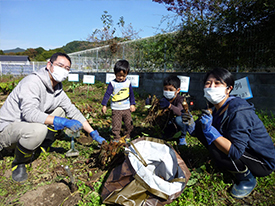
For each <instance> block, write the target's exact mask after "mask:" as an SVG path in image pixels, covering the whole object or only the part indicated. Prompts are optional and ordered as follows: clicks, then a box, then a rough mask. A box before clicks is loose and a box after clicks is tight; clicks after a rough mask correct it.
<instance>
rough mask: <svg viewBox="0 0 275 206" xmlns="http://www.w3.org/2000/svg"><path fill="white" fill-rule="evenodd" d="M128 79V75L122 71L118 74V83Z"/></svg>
mask: <svg viewBox="0 0 275 206" xmlns="http://www.w3.org/2000/svg"><path fill="white" fill-rule="evenodd" d="M126 77H127V74H126V73H124V72H123V71H122V70H121V71H120V72H118V73H116V80H117V81H118V82H124V81H125V79H126Z"/></svg>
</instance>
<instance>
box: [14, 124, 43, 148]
mask: <svg viewBox="0 0 275 206" xmlns="http://www.w3.org/2000/svg"><path fill="white" fill-rule="evenodd" d="M47 133H48V128H47V126H46V125H44V124H36V125H33V128H32V129H31V130H29V132H28V134H25V135H23V136H22V137H21V138H20V140H19V142H20V144H21V145H22V146H24V147H25V148H26V149H29V150H34V149H36V148H37V147H39V145H41V144H42V142H43V141H44V139H45V138H46V135H47Z"/></svg>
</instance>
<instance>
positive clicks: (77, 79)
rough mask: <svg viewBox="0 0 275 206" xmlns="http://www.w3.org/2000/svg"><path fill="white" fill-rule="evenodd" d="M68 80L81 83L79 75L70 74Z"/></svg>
mask: <svg viewBox="0 0 275 206" xmlns="http://www.w3.org/2000/svg"><path fill="white" fill-rule="evenodd" d="M68 80H69V82H78V81H79V77H78V74H69V77H68Z"/></svg>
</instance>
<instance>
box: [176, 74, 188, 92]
mask: <svg viewBox="0 0 275 206" xmlns="http://www.w3.org/2000/svg"><path fill="white" fill-rule="evenodd" d="M178 78H179V79H180V91H181V92H188V90H189V83H190V77H187V76H178Z"/></svg>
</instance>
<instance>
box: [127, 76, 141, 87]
mask: <svg viewBox="0 0 275 206" xmlns="http://www.w3.org/2000/svg"><path fill="white" fill-rule="evenodd" d="M127 79H129V80H130V82H131V85H132V87H138V86H139V75H128V76H127Z"/></svg>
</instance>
